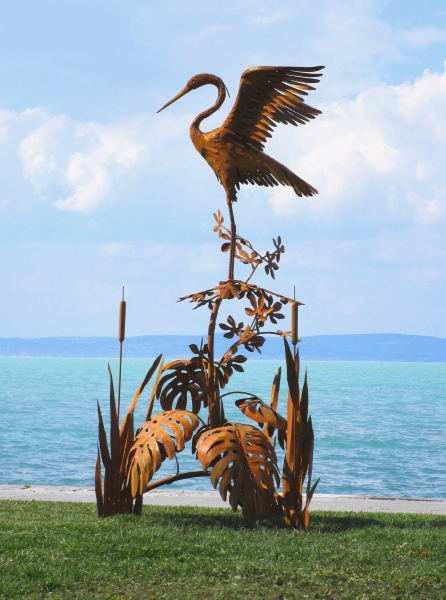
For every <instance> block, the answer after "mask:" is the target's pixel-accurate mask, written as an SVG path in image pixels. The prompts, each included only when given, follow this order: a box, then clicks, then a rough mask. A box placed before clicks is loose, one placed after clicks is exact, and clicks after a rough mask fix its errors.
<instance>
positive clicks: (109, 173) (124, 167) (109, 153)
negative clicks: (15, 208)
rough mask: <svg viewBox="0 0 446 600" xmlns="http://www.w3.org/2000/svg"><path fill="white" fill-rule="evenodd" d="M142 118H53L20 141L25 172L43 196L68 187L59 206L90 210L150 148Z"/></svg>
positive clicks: (20, 151)
mask: <svg viewBox="0 0 446 600" xmlns="http://www.w3.org/2000/svg"><path fill="white" fill-rule="evenodd" d="M140 125H141V122H140V121H139V120H133V121H127V122H121V123H111V124H107V125H104V124H100V123H77V122H75V121H72V120H71V119H69V118H68V117H66V116H55V117H52V116H49V117H48V118H47V120H46V121H45V122H44V123H43V124H42V125H40V126H39V127H37V128H36V129H33V130H32V131H31V132H30V133H29V134H28V135H27V136H26V137H25V138H24V139H23V140H22V141H21V143H20V145H19V149H18V153H19V156H20V159H21V161H22V163H23V171H24V176H25V178H26V179H28V180H29V181H30V182H31V184H32V185H33V188H34V190H35V191H36V193H38V194H39V195H40V196H43V197H45V195H46V193H47V192H48V191H49V192H50V194H51V192H54V187H56V188H58V189H59V190H60V191H61V192H62V190H63V191H65V193H64V195H61V197H59V198H58V199H57V200H55V201H54V202H53V204H54V206H56V207H57V208H59V209H61V210H69V211H77V212H81V213H88V212H90V211H91V210H92V209H93V208H95V207H96V206H97V205H98V204H100V203H101V202H102V201H103V200H104V198H105V196H106V194H107V193H108V192H109V190H110V187H111V185H112V183H113V181H114V180H116V178H118V177H119V176H120V175H121V174H122V173H123V172H125V171H129V170H131V169H132V168H133V167H135V166H137V165H138V164H139V163H140V162H141V160H142V158H143V156H144V154H145V153H146V151H147V146H146V144H145V143H142V142H141V141H139V140H138V139H137V138H138V134H139V133H140V132H139V129H140Z"/></svg>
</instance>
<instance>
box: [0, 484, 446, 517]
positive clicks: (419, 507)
mask: <svg viewBox="0 0 446 600" xmlns="http://www.w3.org/2000/svg"><path fill="white" fill-rule="evenodd" d="M0 500H46V501H53V502H93V503H95V502H96V498H95V493H94V488H92V487H75V486H43V485H33V486H30V487H24V486H21V485H0ZM144 504H145V505H162V506H201V507H209V508H229V507H228V504H227V503H226V502H223V500H222V499H221V498H220V494H219V493H218V492H217V491H210V492H201V491H188V490H177V489H171V490H168V491H166V490H162V491H161V490H154V491H152V492H150V493H148V494H146V495H145V496H144ZM311 508H312V510H328V511H339V512H390V513H415V514H416V513H418V514H432V515H446V500H443V499H433V500H431V499H427V498H381V497H377V496H347V495H345V496H344V495H337V494H315V495H314V497H313V500H312V503H311Z"/></svg>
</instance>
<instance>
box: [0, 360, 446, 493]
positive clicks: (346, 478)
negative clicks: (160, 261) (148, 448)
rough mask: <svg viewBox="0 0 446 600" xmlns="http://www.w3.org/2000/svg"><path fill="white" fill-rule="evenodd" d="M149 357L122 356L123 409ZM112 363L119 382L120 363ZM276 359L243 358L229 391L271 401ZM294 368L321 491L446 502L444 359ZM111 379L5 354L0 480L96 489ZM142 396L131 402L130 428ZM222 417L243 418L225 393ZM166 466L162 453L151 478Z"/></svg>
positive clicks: (100, 370)
mask: <svg viewBox="0 0 446 600" xmlns="http://www.w3.org/2000/svg"><path fill="white" fill-rule="evenodd" d="M150 364H151V361H150V360H147V359H128V360H125V361H124V366H123V384H122V396H121V398H122V410H126V409H127V406H128V405H129V403H130V401H131V398H132V397H133V393H134V391H135V390H136V388H137V387H138V385H139V384H140V382H141V381H142V379H143V378H144V375H145V373H146V371H147V370H148V368H149V366H150ZM111 366H112V369H113V372H114V374H115V382H117V373H118V364H117V361H115V360H113V361H111ZM279 366H281V363H280V362H279V361H256V362H248V363H245V371H246V372H245V373H244V374H235V375H234V377H233V378H232V380H231V386H230V387H229V388H227V390H225V391H230V390H245V391H250V392H253V393H255V394H257V395H259V396H260V397H261V398H263V399H264V400H265V401H266V402H269V395H270V390H271V383H272V380H273V377H274V374H275V372H276V371H277V369H278V367H279ZM302 367H303V368H305V367H307V368H308V381H309V390H310V414H311V415H312V418H313V427H314V432H315V452H314V467H313V477H314V479H316V478H317V477H320V478H321V481H320V483H319V486H318V490H317V491H318V492H319V493H327V494H328V493H331V494H367V495H378V496H401V497H420V498H446V364H445V363H389V362H385V363H373V362H307V363H303V365H302ZM108 386H109V382H108V373H107V360H106V359H91V358H88V359H80V358H77V359H75V358H1V359H0V483H8V484H31V485H33V484H34V485H38V484H39V485H73V486H77V485H88V486H91V485H93V478H94V464H95V459H96V443H97V442H96V440H97V409H96V400H99V402H100V403H101V406H102V408H103V412H104V413H107V405H108V393H109V387H108ZM282 388H283V389H282V391H283V394H281V399H280V406H279V410H280V412H282V414H283V415H284V416H286V409H285V403H286V395H285V388H286V382H285V379H284V378H283V380H282ZM149 392H150V389H148V390H147V391H145V392H144V395H143V397H142V399H141V400H140V403H139V406H138V407H137V410H136V413H135V424H137V425H139V424H140V423H141V422H142V420H143V417H144V414H145V411H146V408H147V401H148V397H149ZM229 398H231V397H229ZM225 412H226V417H227V418H228V420H234V421H239V422H246V419H245V417H244V416H243V415H242V413H241V412H240V411H239V410H238V408H237V407H235V406H234V404H233V400H229V399H228V402H227V404H226V405H225ZM202 417H203V419H205V418H206V415H205V412H203V414H202ZM279 450H280V449H279ZM278 454H279V453H278ZM179 456H180V464H181V467H182V470H185V471H186V470H196V469H197V468H199V463H198V462H197V461H196V460H195V457H194V456H192V455H191V454H190V448H186V450H185V451H184V452H183V453H182V454H181V455H179ZM282 456H283V455H281V454H279V462H281V461H282ZM174 469H175V465H174V463H173V461H172V462H171V461H168V460H167V461H165V463H164V465H163V467H162V469H161V470H160V471H159V472H158V474H157V476H166V475H167V474H170V473H173V472H174ZM176 485H177V487H179V488H183V489H185V488H188V489H196V490H200V489H209V486H210V483H209V482H208V481H207V480H204V479H201V478H199V479H195V480H194V479H191V480H187V481H182V482H179V483H178V484H176ZM167 489H168V488H167Z"/></svg>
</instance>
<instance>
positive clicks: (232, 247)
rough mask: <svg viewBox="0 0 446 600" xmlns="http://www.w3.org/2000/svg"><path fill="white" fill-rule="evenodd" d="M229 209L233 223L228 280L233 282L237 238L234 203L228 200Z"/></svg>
mask: <svg viewBox="0 0 446 600" xmlns="http://www.w3.org/2000/svg"><path fill="white" fill-rule="evenodd" d="M228 209H229V219H230V221H231V249H230V252H229V272H228V279H229V281H231V280H232V279H234V257H235V238H236V227H235V220H234V211H233V210H232V201H231V199H230V198H228Z"/></svg>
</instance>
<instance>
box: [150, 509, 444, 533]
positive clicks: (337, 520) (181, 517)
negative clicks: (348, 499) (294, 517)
mask: <svg viewBox="0 0 446 600" xmlns="http://www.w3.org/2000/svg"><path fill="white" fill-rule="evenodd" d="M154 508H155V507H153V506H151V507H147V506H146V507H145V509H144V511H145V512H144V513H143V514H144V515H145V518H147V519H148V520H149V521H150V520H151V519H154V520H155V521H156V522H157V524H160V525H161V524H163V525H166V526H172V525H175V526H176V527H180V528H191V527H194V528H195V527H206V528H211V529H212V528H214V529H223V528H224V529H231V530H242V529H258V528H261V529H269V530H279V529H281V530H287V527H286V525H285V523H284V520H283V517H282V516H281V515H278V516H274V517H270V518H268V519H262V520H257V521H256V520H252V521H245V520H244V519H243V516H242V514H241V510H239V511H237V512H233V511H231V510H227V509H206V508H194V507H158V506H157V507H156V509H155V510H153V509H154ZM369 528H382V529H406V528H410V529H444V530H445V533H446V516H443V515H422V514H401V513H398V514H393V513H380V514H377V513H345V512H342V513H340V512H337V513H335V512H321V511H317V512H316V511H315V512H314V513H312V515H311V520H310V530H309V531H310V532H317V533H322V534H324V533H339V532H343V531H349V530H358V529H369Z"/></svg>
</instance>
